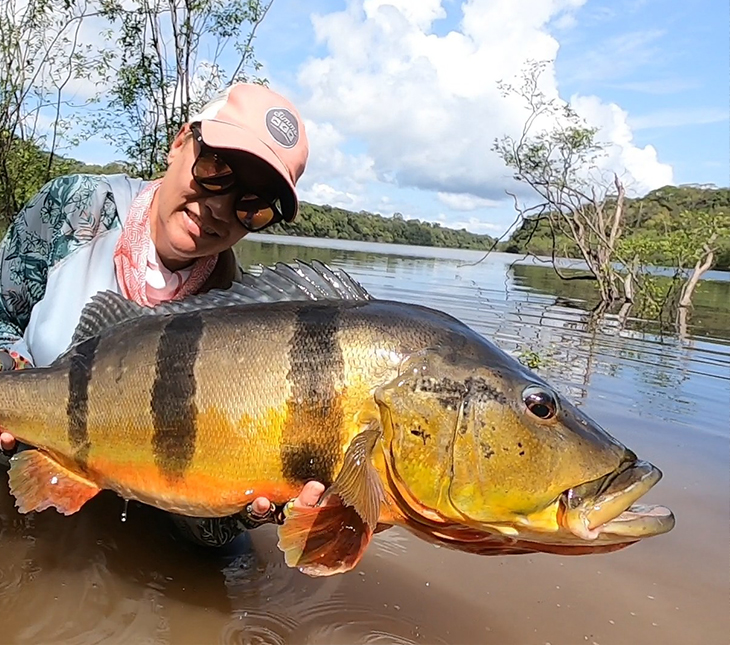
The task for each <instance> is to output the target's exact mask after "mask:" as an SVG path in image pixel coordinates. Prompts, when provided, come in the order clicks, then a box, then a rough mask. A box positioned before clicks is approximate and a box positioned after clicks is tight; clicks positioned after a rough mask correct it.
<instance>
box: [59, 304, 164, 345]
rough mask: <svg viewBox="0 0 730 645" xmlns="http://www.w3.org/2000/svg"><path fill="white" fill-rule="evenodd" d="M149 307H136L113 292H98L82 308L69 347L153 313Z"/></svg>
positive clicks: (136, 305)
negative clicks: (128, 321)
mask: <svg viewBox="0 0 730 645" xmlns="http://www.w3.org/2000/svg"><path fill="white" fill-rule="evenodd" d="M154 311H155V310H154V309H152V308H151V307H144V306H142V305H138V304H137V303H136V302H132V301H131V300H127V299H126V298H125V297H124V296H122V295H120V294H118V293H114V292H113V291H100V292H99V293H96V294H94V295H93V296H92V298H91V300H90V301H89V303H88V304H87V305H86V306H85V307H84V309H83V311H82V312H81V318H79V322H78V325H76V329H75V330H74V335H73V338H72V340H71V346H74V345H77V344H78V343H80V342H82V341H84V340H86V339H87V338H91V337H92V336H96V335H98V334H100V333H101V332H102V331H104V330H105V329H108V328H109V327H113V326H114V325H118V324H119V323H123V322H125V321H127V320H133V319H134V318H139V317H140V316H145V315H150V314H152V313H154Z"/></svg>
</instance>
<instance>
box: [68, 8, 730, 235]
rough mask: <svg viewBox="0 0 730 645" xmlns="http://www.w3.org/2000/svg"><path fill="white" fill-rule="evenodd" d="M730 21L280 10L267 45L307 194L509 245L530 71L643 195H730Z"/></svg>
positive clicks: (524, 11) (100, 158)
mask: <svg viewBox="0 0 730 645" xmlns="http://www.w3.org/2000/svg"><path fill="white" fill-rule="evenodd" d="M729 24H730V17H729V15H728V3H727V2H726V0H682V1H679V0H468V1H466V2H459V1H458V0H306V1H302V0H274V3H273V6H272V8H271V9H270V11H269V13H268V15H267V16H266V18H265V20H264V22H263V23H262V25H261V26H260V28H259V31H258V32H257V38H256V41H255V43H254V47H255V52H256V55H257V58H258V59H259V61H260V62H261V63H262V64H263V69H262V71H261V72H260V73H261V74H262V75H263V76H265V77H266V78H267V79H268V82H269V85H270V87H271V88H272V89H275V90H277V91H279V92H281V93H282V94H284V95H285V96H287V98H289V99H290V100H291V101H292V102H293V103H294V104H295V105H296V106H297V107H298V109H299V111H300V113H301V115H302V117H303V119H304V122H305V128H306V132H307V135H308V138H309V142H310V157H309V162H308V165H307V170H306V172H305V174H304V176H303V177H302V179H301V180H300V182H299V185H298V189H299V194H300V198H301V199H303V200H305V201H309V202H312V203H315V204H330V205H332V206H339V207H342V208H346V209H348V210H353V211H359V210H367V211H370V212H378V213H381V214H383V215H386V216H387V215H392V214H393V213H394V212H400V213H402V214H403V215H404V216H405V217H406V218H417V219H420V220H427V221H432V222H440V223H441V225H443V226H449V227H454V228H466V229H468V230H471V231H473V232H477V233H488V234H490V235H503V234H504V233H505V231H507V230H508V229H509V227H510V226H511V224H512V223H513V222H514V219H515V210H514V201H513V199H512V197H510V196H509V195H508V191H509V192H512V191H515V190H517V191H518V192H517V195H518V200H519V202H520V204H523V205H529V203H530V202H531V199H532V198H531V195H530V194H529V192H528V191H527V190H525V189H524V188H522V187H516V186H515V182H514V181H513V180H512V178H511V173H510V171H509V170H508V169H507V168H505V166H504V164H503V163H502V162H501V160H500V159H499V158H498V157H497V155H496V154H495V153H494V152H493V151H492V149H491V148H492V144H493V142H494V140H495V138H498V137H502V136H504V135H510V136H516V135H517V134H518V133H519V131H520V129H521V127H522V124H523V123H524V120H525V117H526V113H525V112H524V110H523V108H522V107H521V105H520V104H518V103H517V102H516V100H514V99H509V98H505V97H503V96H502V95H501V93H500V91H499V89H498V82H499V81H506V82H510V81H511V82H513V83H516V82H518V79H519V75H520V73H521V71H522V70H523V69H524V65H525V64H526V62H527V61H529V60H545V61H550V62H549V63H548V65H547V67H546V70H545V73H544V75H543V77H542V89H543V91H544V92H545V93H546V95H547V96H549V97H551V98H555V99H557V100H559V101H562V102H567V103H569V104H570V105H571V106H572V107H573V108H574V109H575V110H576V111H577V113H578V114H579V115H580V116H581V117H582V118H583V119H585V121H586V122H587V123H588V124H589V125H591V126H593V127H596V128H598V135H597V138H598V139H599V140H600V141H602V142H604V144H605V146H606V148H605V155H604V156H603V157H602V158H601V160H600V164H601V170H602V171H607V172H609V173H612V172H616V173H617V174H618V175H619V176H620V177H621V179H622V180H623V182H624V183H625V185H626V186H627V189H628V191H629V193H630V194H632V195H643V194H645V193H646V192H648V191H650V190H653V189H655V188H659V187H661V186H664V185H667V184H674V185H679V184H687V183H696V184H716V185H718V186H728V184H729V183H730V129H729V125H728V116H729V115H728V108H729V104H730V98H729V96H728V93H729V91H730V90H729V87H730V84H729V78H728V76H729V75H728V61H729V60H730V46H729V41H730V38H729V36H728V25H729ZM201 53H202V55H203V57H204V55H205V52H204V51H203V52H201ZM70 153H71V154H72V156H74V157H76V158H78V159H82V160H84V161H87V162H89V163H106V162H108V161H111V160H113V159H115V158H118V157H119V154H118V153H117V152H116V151H115V150H113V149H112V148H110V147H109V145H108V144H107V143H106V142H104V141H103V140H101V139H92V140H90V141H87V142H86V143H84V144H82V145H81V146H79V147H78V148H77V149H75V150H73V151H70Z"/></svg>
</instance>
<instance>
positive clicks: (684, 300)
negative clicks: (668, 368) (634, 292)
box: [621, 211, 730, 333]
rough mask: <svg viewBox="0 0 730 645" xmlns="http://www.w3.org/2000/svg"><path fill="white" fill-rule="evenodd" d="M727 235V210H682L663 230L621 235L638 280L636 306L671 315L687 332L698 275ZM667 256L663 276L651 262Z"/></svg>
mask: <svg viewBox="0 0 730 645" xmlns="http://www.w3.org/2000/svg"><path fill="white" fill-rule="evenodd" d="M728 235H730V215H728V213H726V212H724V211H717V212H712V213H710V212H707V211H682V212H681V213H680V216H679V217H678V218H677V219H676V220H675V221H673V222H671V223H669V224H668V225H667V227H666V229H665V231H664V232H663V234H661V235H656V234H654V233H653V231H647V232H644V233H642V234H639V235H634V236H632V237H628V238H626V239H625V240H622V241H621V247H622V252H623V254H624V255H625V256H626V257H631V258H632V264H633V266H634V267H635V268H634V278H635V281H636V283H637V284H638V285H639V290H640V293H641V296H642V298H641V300H640V302H639V306H640V311H641V312H642V313H644V314H645V315H648V316H651V317H658V318H659V319H670V320H671V319H674V320H676V323H677V326H678V328H679V331H680V332H681V333H685V332H686V328H687V318H688V312H689V310H690V309H691V307H692V298H693V296H694V294H695V291H696V289H697V286H698V284H699V281H700V279H701V278H702V276H703V275H704V274H705V273H706V272H707V271H709V270H710V269H711V268H712V267H713V266H714V265H715V262H716V260H717V253H718V251H719V250H720V249H721V240H722V239H726V238H727V236H728ZM656 257H662V258H668V259H669V261H668V262H667V263H666V264H667V265H668V266H669V267H671V271H672V272H671V276H670V279H669V280H667V279H666V278H664V279H662V278H661V277H660V276H659V275H658V274H657V272H656V271H655V270H653V268H652V266H651V264H650V263H651V261H652V259H653V258H656Z"/></svg>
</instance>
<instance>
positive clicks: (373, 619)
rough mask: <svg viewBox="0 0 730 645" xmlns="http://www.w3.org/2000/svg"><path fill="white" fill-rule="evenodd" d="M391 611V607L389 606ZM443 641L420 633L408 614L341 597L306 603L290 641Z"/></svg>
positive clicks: (403, 644)
mask: <svg viewBox="0 0 730 645" xmlns="http://www.w3.org/2000/svg"><path fill="white" fill-rule="evenodd" d="M390 611H392V610H390ZM424 642H428V643H433V644H439V643H445V641H442V640H441V639H438V638H435V637H434V636H433V635H432V634H429V635H428V636H427V637H426V636H424V635H422V634H421V629H420V627H419V625H418V624H417V623H416V622H414V621H412V620H410V619H409V618H408V617H405V616H403V617H401V616H394V615H393V614H392V613H386V612H379V611H377V610H374V609H373V607H357V606H353V604H352V602H351V601H348V600H347V599H346V598H343V597H338V598H337V597H336V598H332V599H330V600H328V601H326V602H323V603H320V604H318V605H315V606H313V607H310V608H309V610H308V611H307V613H306V614H305V615H304V616H303V618H302V620H301V622H300V624H299V627H298V628H297V629H296V631H294V632H293V633H292V635H291V640H290V643H292V644H294V643H301V644H302V645H337V644H340V643H348V644H351V645H385V644H386V643H387V644H389V645H415V644H417V643H424Z"/></svg>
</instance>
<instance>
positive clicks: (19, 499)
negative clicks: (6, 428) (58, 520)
mask: <svg viewBox="0 0 730 645" xmlns="http://www.w3.org/2000/svg"><path fill="white" fill-rule="evenodd" d="M8 481H9V484H10V492H11V493H12V494H13V496H14V497H15V505H16V506H17V507H18V510H19V511H20V512H21V513H30V512H31V511H43V510H45V509H47V508H50V507H54V508H55V509H56V510H57V511H58V512H59V513H63V514H64V515H71V514H73V513H75V512H76V511H78V510H79V509H80V508H81V507H82V506H83V505H84V504H85V503H86V502H88V501H89V500H90V499H91V498H92V497H94V495H96V494H97V493H98V492H99V491H100V490H101V489H100V488H99V487H98V486H97V485H96V484H94V483H92V482H90V481H88V480H87V479H84V478H83V477H81V476H80V475H77V474H76V473H74V472H72V471H71V470H69V469H68V468H66V467H65V466H62V465H61V464H59V463H58V462H57V461H55V460H54V459H53V458H52V457H49V456H48V455H46V454H45V453H42V452H40V451H38V450H24V451H22V452H19V453H18V454H16V455H15V456H14V457H13V458H12V459H11V460H10V473H9V475H8Z"/></svg>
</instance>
